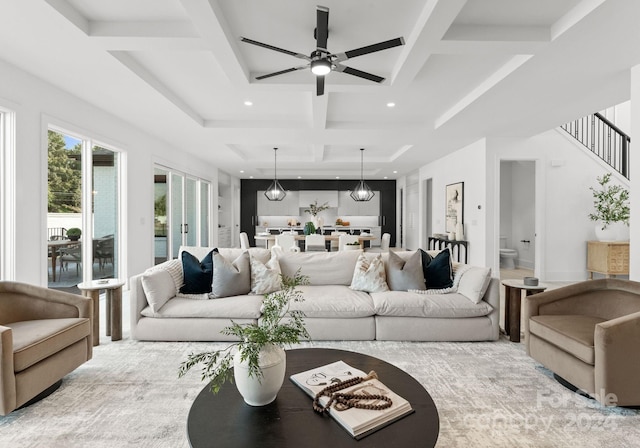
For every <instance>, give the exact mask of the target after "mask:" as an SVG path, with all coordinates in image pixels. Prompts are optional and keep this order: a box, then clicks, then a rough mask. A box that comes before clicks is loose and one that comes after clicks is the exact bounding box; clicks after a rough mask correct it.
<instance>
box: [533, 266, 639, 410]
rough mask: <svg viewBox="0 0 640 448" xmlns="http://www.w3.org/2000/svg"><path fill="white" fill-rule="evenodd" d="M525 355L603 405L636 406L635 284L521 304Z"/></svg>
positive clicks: (593, 283) (583, 288)
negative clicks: (522, 307)
mask: <svg viewBox="0 0 640 448" xmlns="http://www.w3.org/2000/svg"><path fill="white" fill-rule="evenodd" d="M524 333H525V343H526V348H527V354H528V355H529V356H531V357H532V358H533V359H535V360H536V361H538V362H539V363H541V364H542V365H543V366H545V367H547V368H548V369H549V370H551V371H552V372H554V373H555V374H556V375H557V376H559V377H560V380H562V379H564V380H565V381H566V382H568V383H570V385H573V386H575V387H576V388H578V389H580V391H581V392H586V393H587V394H589V395H590V396H591V397H593V398H595V399H596V400H598V401H599V402H600V403H602V404H604V405H609V406H611V405H613V406H637V405H640V380H639V378H640V356H638V347H640V283H638V282H632V281H629V280H620V279H601V280H589V281H585V282H581V283H577V284H574V285H570V286H565V287H563V288H558V289H554V290H550V291H546V292H544V293H540V294H535V295H532V296H528V297H526V298H525V302H524Z"/></svg>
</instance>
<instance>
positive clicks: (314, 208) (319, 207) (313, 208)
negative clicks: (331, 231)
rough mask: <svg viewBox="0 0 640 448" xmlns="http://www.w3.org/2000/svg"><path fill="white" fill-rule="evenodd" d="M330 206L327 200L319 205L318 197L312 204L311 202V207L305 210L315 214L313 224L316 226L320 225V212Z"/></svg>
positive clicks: (312, 214)
mask: <svg viewBox="0 0 640 448" xmlns="http://www.w3.org/2000/svg"><path fill="white" fill-rule="evenodd" d="M328 208H329V204H328V203H327V202H325V203H324V204H322V205H318V200H317V199H316V200H315V201H313V203H312V204H309V208H307V209H305V211H304V212H305V213H309V214H310V215H311V216H313V225H314V226H316V227H319V225H318V224H319V223H318V213H320V212H321V211H323V210H326V209H328Z"/></svg>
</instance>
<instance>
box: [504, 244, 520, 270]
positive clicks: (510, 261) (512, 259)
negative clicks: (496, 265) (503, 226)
mask: <svg viewBox="0 0 640 448" xmlns="http://www.w3.org/2000/svg"><path fill="white" fill-rule="evenodd" d="M516 258H518V251H517V250H515V249H507V237H506V236H501V237H500V267H501V268H503V269H515V268H516Z"/></svg>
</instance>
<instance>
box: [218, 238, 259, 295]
mask: <svg viewBox="0 0 640 448" xmlns="http://www.w3.org/2000/svg"><path fill="white" fill-rule="evenodd" d="M250 291H251V263H250V261H249V253H248V252H242V253H241V254H240V256H238V258H236V259H235V260H233V261H231V260H230V259H227V258H225V257H224V256H222V255H221V254H220V253H219V252H218V251H217V250H216V249H214V250H213V282H212V286H211V296H212V297H214V298H216V299H218V298H222V297H230V296H238V295H242V294H248V293H249V292H250Z"/></svg>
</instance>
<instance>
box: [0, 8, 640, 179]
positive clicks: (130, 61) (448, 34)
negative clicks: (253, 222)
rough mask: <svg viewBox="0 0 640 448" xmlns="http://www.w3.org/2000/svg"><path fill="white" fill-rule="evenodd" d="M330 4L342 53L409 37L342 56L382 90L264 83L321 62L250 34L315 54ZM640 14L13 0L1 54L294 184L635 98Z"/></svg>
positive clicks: (411, 164)
mask: <svg viewBox="0 0 640 448" xmlns="http://www.w3.org/2000/svg"><path fill="white" fill-rule="evenodd" d="M318 2H319V3H320V4H321V5H323V6H326V7H328V8H329V10H330V12H329V37H328V45H327V46H328V50H329V51H330V52H332V53H340V52H344V51H347V50H351V49H355V48H359V47H362V46H365V45H369V44H373V43H378V42H381V41H386V40H389V39H392V38H396V37H400V36H402V37H404V39H405V42H406V43H405V45H404V46H400V47H396V48H392V49H388V50H384V51H380V52H376V53H371V54H368V55H364V56H360V57H357V58H353V59H349V60H348V61H345V62H344V63H343V64H344V65H347V66H349V67H353V68H356V69H358V70H364V71H366V72H370V73H373V74H376V75H379V76H382V77H385V78H386V80H385V81H384V82H383V83H382V84H377V83H374V82H371V81H367V80H365V79H361V78H358V77H354V76H350V75H348V74H344V73H337V72H332V73H330V74H329V75H327V77H326V85H325V94H324V95H323V96H317V95H316V84H315V76H314V75H313V74H312V73H311V72H310V71H309V70H308V69H305V70H298V71H295V72H291V73H287V74H283V75H280V76H275V77H272V78H268V79H264V80H256V79H255V78H256V76H260V75H263V74H266V73H270V72H274V71H279V70H283V69H287V68H290V67H296V66H299V65H301V64H304V63H305V61H301V60H300V59H296V58H294V57H292V56H289V55H287V54H283V53H279V52H275V51H270V50H268V49H265V48H261V47H258V46H255V45H249V44H246V43H243V42H241V41H240V37H241V36H244V37H247V38H250V39H253V40H257V41H260V42H264V43H268V44H270V45H274V46H276V47H280V48H284V49H287V50H291V51H294V52H299V53H303V54H305V55H308V54H310V53H311V52H312V51H313V50H315V45H316V41H315V39H314V35H313V32H314V28H315V25H316V5H317V4H318ZM639 21H640V1H637V0H536V1H531V0H402V1H399V0H316V1H314V2H311V1H308V0H91V1H86V0H21V1H15V0H0V43H1V45H0V59H4V60H6V61H8V62H10V63H12V64H14V65H16V66H18V67H20V68H22V69H24V70H26V71H28V72H31V73H33V74H34V75H36V76H38V77H41V78H43V79H46V80H48V81H49V82H50V83H52V84H54V85H56V86H58V87H60V88H62V89H64V90H66V91H69V92H71V93H73V94H75V95H76V96H78V97H80V98H82V99H85V100H86V101H88V102H90V103H92V104H95V105H96V106H98V107H100V108H102V109H104V110H106V111H108V112H110V113H112V114H114V115H116V116H119V117H121V118H122V119H124V120H126V121H128V122H130V123H131V124H133V125H134V126H136V127H138V128H140V129H142V130H144V131H145V132H148V133H150V134H153V135H156V136H157V137H158V138H160V139H162V140H164V141H166V142H168V143H170V144H172V145H173V146H175V147H177V148H179V149H180V150H183V151H185V152H190V153H193V154H196V155H198V157H201V158H202V159H205V160H209V161H211V162H212V163H214V164H215V165H217V166H219V167H220V168H221V169H222V170H224V171H227V172H228V173H230V174H232V175H234V176H239V177H243V178H248V177H249V176H253V177H255V178H265V177H270V176H271V175H272V170H273V150H272V148H273V147H278V148H279V151H278V173H279V177H282V178H295V177H298V176H301V177H303V178H333V177H335V176H341V177H349V178H354V177H358V176H359V174H360V151H359V148H361V147H364V148H365V149H366V151H365V176H366V177H368V178H377V179H382V178H383V177H388V178H396V177H399V176H402V175H404V174H407V173H408V172H411V171H413V170H415V169H416V168H418V167H420V166H422V165H424V164H426V163H428V162H429V161H431V160H434V159H435V158H438V157H441V156H442V155H444V154H446V153H447V152H450V151H453V150H456V149H458V148H460V147H461V146H462V145H465V144H468V143H471V142H473V141H475V140H477V139H478V138H482V137H484V136H488V137H494V136H498V137H499V136H527V135H533V134H535V133H539V132H542V131H545V130H547V129H551V128H554V127H556V126H558V125H560V124H562V123H564V122H566V121H568V120H570V119H573V118H577V117H579V116H582V115H585V114H587V113H590V112H593V111H596V110H601V109H603V108H605V107H608V106H611V105H614V104H617V103H620V102H622V101H624V100H626V99H628V98H629V75H628V70H629V68H630V67H632V66H634V65H635V64H638V63H640V31H639V30H640V27H638V25H637V24H638V23H640V22H639ZM246 102H251V103H252V105H250V106H249V105H245V103H246ZM388 103H395V107H388ZM132 150H135V149H132ZM241 170H242V171H244V172H243V173H241V172H240V171H241Z"/></svg>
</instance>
